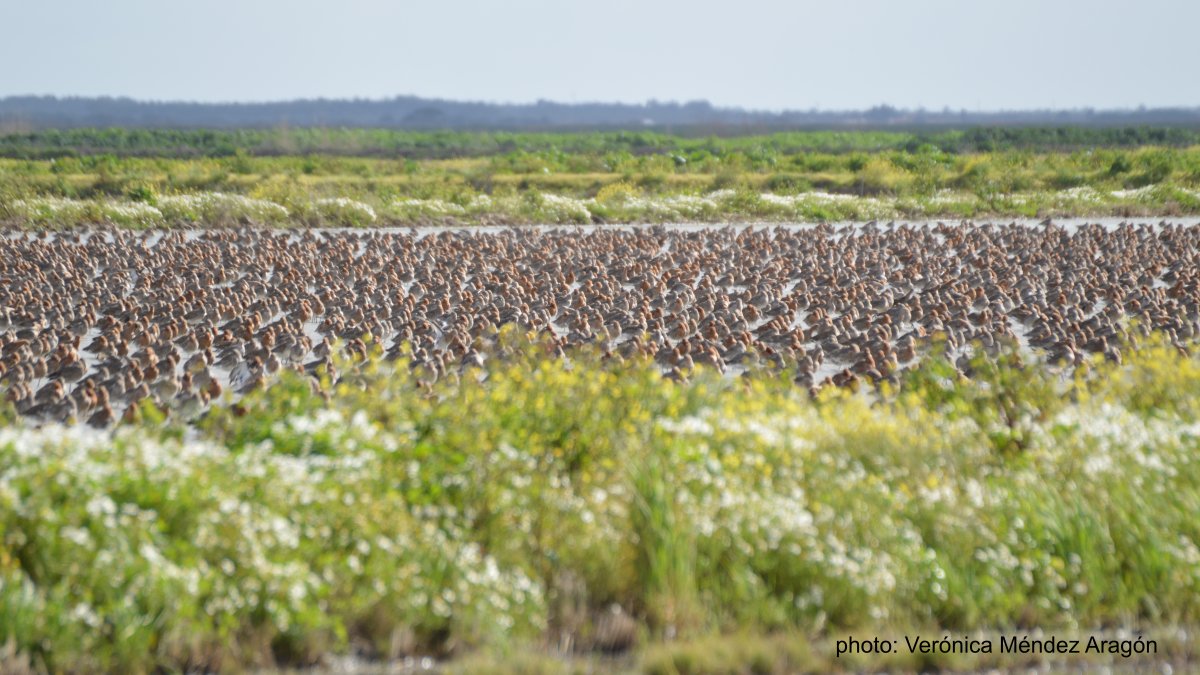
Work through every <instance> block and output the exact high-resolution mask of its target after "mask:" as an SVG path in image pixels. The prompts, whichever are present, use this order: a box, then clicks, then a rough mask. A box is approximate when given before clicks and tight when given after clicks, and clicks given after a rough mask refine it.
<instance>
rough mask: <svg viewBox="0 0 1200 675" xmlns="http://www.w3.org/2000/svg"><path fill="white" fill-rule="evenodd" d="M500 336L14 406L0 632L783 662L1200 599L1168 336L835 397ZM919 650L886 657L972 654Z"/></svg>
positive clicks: (26, 644)
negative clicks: (200, 399) (436, 367)
mask: <svg viewBox="0 0 1200 675" xmlns="http://www.w3.org/2000/svg"><path fill="white" fill-rule="evenodd" d="M502 344H504V345H505V346H504V347H503V348H502V351H505V352H507V353H508V355H507V357H505V358H495V359H490V360H489V361H488V364H489V365H488V366H487V367H486V370H485V371H484V372H483V373H467V374H466V375H464V376H463V377H462V378H461V380H457V379H456V380H455V381H448V380H442V381H441V382H440V383H438V384H436V385H435V386H434V388H433V391H432V392H426V391H425V390H424V389H423V388H422V386H421V385H419V384H418V382H417V376H414V375H412V374H410V372H409V369H408V367H407V365H406V364H405V363H404V362H403V361H399V362H396V363H394V364H392V363H388V362H385V361H382V360H380V359H378V358H368V359H366V360H363V361H342V362H341V363H340V364H339V369H340V370H341V372H342V373H343V381H342V382H341V384H339V385H338V386H337V387H336V388H334V390H333V391H332V393H331V395H330V396H329V397H328V398H325V397H322V396H320V395H317V394H315V393H313V389H312V388H311V387H310V385H309V384H308V383H307V382H306V381H304V380H303V379H302V378H300V377H299V376H296V377H292V378H287V377H285V378H284V379H283V380H282V381H281V382H279V383H278V384H276V385H274V386H273V387H271V388H269V389H267V390H265V391H262V392H258V393H255V394H253V395H251V396H249V397H248V398H245V399H243V400H241V401H240V402H238V403H236V404H234V403H228V402H227V403H225V404H222V405H220V406H218V407H217V408H216V409H215V410H214V411H213V412H211V413H210V414H209V415H208V417H207V418H205V419H204V420H203V421H202V422H201V423H199V424H198V426H196V427H193V428H189V429H186V430H185V429H184V428H181V427H179V426H177V425H175V424H173V423H171V422H170V420H169V419H168V420H165V421H164V420H163V417H162V415H160V414H157V413H156V411H153V410H151V409H145V410H143V411H142V412H143V415H142V418H143V419H142V421H140V422H136V423H132V424H127V425H125V426H122V427H119V428H118V429H117V430H116V431H115V432H112V433H100V432H95V431H93V430H90V429H87V428H81V427H71V428H54V427H52V428H44V429H34V428H29V427H26V426H23V425H22V424H21V423H19V422H11V423H9V424H8V425H7V426H5V427H3V428H0V644H8V645H10V647H9V656H7V657H0V658H5V659H6V664H16V663H17V662H24V663H28V664H30V665H31V666H32V667H34V668H44V669H46V670H49V671H54V672H58V671H95V670H109V671H121V672H137V671H142V672H145V671H150V670H156V669H180V670H183V669H198V670H211V669H228V668H232V667H236V666H239V665H271V664H304V663H310V662H312V661H314V660H315V659H317V658H318V657H319V656H321V655H322V654H326V653H337V652H346V651H348V650H350V649H352V648H353V649H355V650H358V651H360V652H361V651H365V652H366V653H368V654H370V655H373V656H375V657H377V658H390V657H397V656H401V655H406V654H432V655H436V656H439V657H462V656H464V655H470V654H472V653H474V654H484V653H492V654H499V655H501V656H500V657H499V658H500V660H501V662H503V661H505V657H504V656H503V655H504V654H512V653H513V651H512V650H518V649H519V650H520V651H525V650H526V649H528V648H532V651H534V652H536V653H542V654H551V653H554V652H556V651H557V650H560V649H569V650H573V651H575V652H576V653H581V654H585V655H586V654H596V653H599V652H625V653H626V654H632V656H628V657H623V658H627V659H631V660H625V661H621V662H620V664H619V665H620V667H622V668H629V669H643V670H645V671H646V672H666V673H672V672H679V673H684V672H687V673H693V672H696V673H698V672H745V671H751V670H752V671H753V672H783V671H789V670H802V669H821V668H824V667H828V665H829V664H830V662H831V656H830V653H829V651H828V643H829V641H830V640H831V639H833V638H836V637H839V636H842V635H845V634H846V633H847V632H850V631H865V632H867V633H870V634H879V633H881V632H882V633H884V634H901V633H905V634H915V633H918V632H921V633H928V634H933V633H936V632H938V631H954V633H955V634H956V635H957V634H959V633H960V632H965V631H975V630H987V629H992V630H1009V631H1011V630H1014V629H1020V628H1026V627H1031V626H1037V627H1040V628H1043V629H1046V630H1053V629H1061V630H1075V631H1085V630H1091V629H1093V628H1101V627H1113V626H1129V627H1136V628H1138V629H1143V628H1144V629H1153V628H1154V627H1160V626H1169V625H1196V624H1197V623H1200V521H1197V519H1196V518H1195V514H1196V512H1197V510H1198V509H1200V453H1198V452H1197V450H1198V449H1200V448H1198V445H1200V440H1198V439H1200V434H1198V433H1197V429H1200V426H1198V422H1200V397H1197V396H1196V392H1197V391H1198V390H1200V356H1189V355H1186V354H1184V353H1181V351H1179V350H1177V349H1176V348H1174V347H1171V346H1170V345H1168V344H1165V343H1160V342H1157V341H1154V340H1146V341H1144V342H1143V343H1142V344H1141V345H1140V346H1136V347H1135V346H1129V347H1128V348H1127V349H1126V350H1125V351H1126V358H1125V360H1124V363H1123V365H1117V364H1114V363H1109V362H1104V361H1096V362H1091V363H1089V364H1088V366H1087V367H1086V368H1083V369H1080V370H1078V371H1076V372H1075V373H1074V374H1073V375H1070V376H1068V375H1066V374H1064V373H1060V372H1057V371H1055V370H1054V369H1053V368H1051V367H1049V366H1046V365H1045V364H1040V363H1032V362H1027V363H1022V362H1021V360H1020V359H1017V358H1015V356H1011V355H1010V356H1008V357H1003V358H1001V359H1000V360H999V361H997V362H994V363H990V364H989V363H984V362H977V363H976V364H975V367H974V370H975V371H976V373H977V379H976V380H973V381H967V380H960V379H957V378H956V377H955V375H954V369H953V366H952V365H951V364H948V363H945V362H943V361H939V360H937V359H931V360H929V361H927V362H926V364H925V365H924V366H923V367H922V368H921V369H920V370H918V371H916V372H915V373H913V374H911V375H910V376H909V377H907V378H906V379H905V380H904V381H903V383H902V385H901V386H900V388H899V389H898V390H896V391H890V390H886V389H885V390H883V391H860V392H857V393H856V392H850V391H845V390H834V391H827V392H826V393H824V394H822V395H821V396H819V397H818V398H816V399H810V398H809V396H808V394H807V393H806V392H804V391H803V390H801V389H800V388H797V387H795V386H794V385H792V383H791V381H790V378H788V377H787V376H786V375H785V376H782V377H775V376H769V375H765V374H762V375H754V376H750V377H746V378H740V379H727V378H723V377H721V376H719V375H717V374H716V373H712V372H707V371H703V370H701V371H697V372H696V373H694V374H693V377H691V378H689V379H688V380H686V381H683V382H673V381H671V380H668V379H664V378H663V377H661V376H660V375H659V373H658V371H657V369H655V368H654V367H653V366H652V365H651V364H650V363H648V362H635V363H630V364H625V365H621V366H616V365H605V364H603V363H601V362H600V361H598V360H597V359H596V358H595V357H594V356H593V355H591V354H588V353H582V354H575V355H573V356H572V358H571V359H570V360H569V361H564V360H557V359H547V358H545V355H544V352H543V349H542V347H540V346H538V345H530V346H522V344H521V343H520V342H515V341H511V340H509V341H504V342H502ZM476 375H486V377H477V376H476ZM9 419H10V420H11V419H12V418H11V417H9ZM744 633H749V634H752V635H759V636H764V637H761V638H746V639H739V638H737V637H736V636H737V635H739V634H744ZM711 635H733V636H734V637H731V638H729V639H726V640H711V639H706V636H711ZM771 635H775V636H776V637H770V636H771ZM810 641H811V643H810ZM783 642H786V643H787V644H788V645H790V646H789V647H788V648H787V649H782V648H780V645H781V644H782V643H783ZM772 645H774V647H773V646H772ZM822 645H823V646H822ZM629 650H632V651H629ZM472 658H475V657H472ZM523 658H525V657H523ZM528 658H529V659H532V660H529V662H528V663H525V662H524V661H521V663H523V664H524V665H523V666H521V668H518V670H526V671H532V670H535V669H537V670H542V671H544V672H559V671H562V670H567V669H568V668H564V667H560V666H562V663H561V662H558V661H554V660H547V661H545V662H544V663H543V662H542V661H540V660H538V659H536V658H534V657H528ZM922 658H924V659H928V660H921V661H919V662H914V661H913V660H912V659H908V660H884V661H882V662H871V663H872V665H871V667H880V668H890V667H894V668H909V669H915V668H932V667H937V666H939V665H941V666H946V665H954V664H960V663H961V661H958V660H953V659H958V658H959V657H958V656H955V655H950V656H944V657H943V656H932V655H924V656H923V657H922ZM464 663H474V662H472V661H468V662H464ZM983 665H986V663H985V664H981V667H982V666H983ZM0 667H7V666H5V665H3V664H0ZM14 667H15V665H14ZM482 667H483V665H482V664H480V665H479V668H482ZM497 667H499V666H497ZM843 667H852V666H850V665H847V664H843ZM860 667H867V665H866V664H860ZM498 672H503V670H500V671H498ZM509 672H512V670H511V669H510V670H509Z"/></svg>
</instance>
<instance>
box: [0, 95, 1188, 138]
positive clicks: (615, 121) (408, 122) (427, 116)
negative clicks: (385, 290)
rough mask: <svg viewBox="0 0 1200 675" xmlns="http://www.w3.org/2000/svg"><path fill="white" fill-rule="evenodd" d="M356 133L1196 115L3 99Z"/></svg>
mask: <svg viewBox="0 0 1200 675" xmlns="http://www.w3.org/2000/svg"><path fill="white" fill-rule="evenodd" d="M279 126H288V127H357V128H379V129H414V130H432V129H460V130H513V131H517V130H520V131H550V130H555V131H561V130H579V131H583V130H606V129H607V130H611V129H630V130H631V129H655V130H660V131H667V132H671V133H684V134H689V135H697V134H699V135H705V134H746V133H754V132H764V133H765V132H770V131H780V130H790V129H927V128H960V129H961V128H968V127H977V126H981V127H1023V126H1037V127H1044V128H1049V127H1060V128H1061V127H1089V128H1102V127H1107V128H1113V127H1182V128H1198V127H1200V108H1156V109H1145V108H1138V109H1135V110H1093V109H1077V110H1025V111H1001V112H968V111H965V110H960V111H954V110H950V109H943V110H940V111H929V110H924V109H919V110H904V109H899V108H894V107H891V106H886V105H883V106H876V107H874V108H871V109H869V110H860V111H826V110H809V111H784V112H763V111H748V110H742V109H737V108H718V107H715V106H713V105H711V104H710V103H708V102H707V101H690V102H686V103H673V102H658V101H650V102H647V103H644V104H622V103H571V104H567V103H555V102H551V101H538V102H536V103H529V104H501V103H486V102H471V101H449V100H442V99H425V98H420V97H416V96H399V97H396V98H392V99H386V100H367V99H352V100H328V99H310V100H296V101H282V102H274V103H188V102H152V101H137V100H133V99H129V98H107V97H103V98H81V97H68V98H57V97H53V96H16V97H8V98H3V99H0V133H6V132H7V133H12V132H20V131H37V130H41V129H72V128H104V127H123V128H156V129H161V128H177V129H200V128H206V129H235V128H259V129H266V128H273V127H279Z"/></svg>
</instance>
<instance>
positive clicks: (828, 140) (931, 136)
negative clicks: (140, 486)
mask: <svg viewBox="0 0 1200 675" xmlns="http://www.w3.org/2000/svg"><path fill="white" fill-rule="evenodd" d="M1197 144H1200V129H1190V128H1170V127H1126V128H1088V127H995V128H991V127H975V128H969V129H950V130H944V131H921V132H916V131H907V130H906V131H793V132H780V133H772V134H763V135H754V134H749V135H737V136H699V137H698V136H673V135H670V134H664V133H658V132H651V131H641V132H637V131H612V132H578V133H569V132H567V133H564V132H558V133H552V132H505V131H478V132H473V131H398V130H388V129H346V128H336V129H321V128H316V129H313V128H299V129H291V128H275V129H237V130H215V129H201V130H184V129H117V128H114V129H62V130H60V129H50V130H45V131H37V132H30V133H9V134H4V135H0V157H14V158H22V159H48V158H54V157H73V156H86V155H105V154H108V155H115V156H120V157H182V158H187V157H232V156H235V155H237V154H238V153H239V152H241V153H245V154H248V155H260V156H277V155H298V154H299V155H307V154H320V155H343V156H358V157H363V156H391V157H397V156H398V157H407V158H413V159H446V158H454V157H487V156H494V155H504V154H508V153H512V152H517V151H519V150H524V151H526V152H562V153H567V154H602V153H609V152H612V153H622V152H626V153H631V154H637V155H642V154H677V155H679V156H682V157H685V158H690V159H694V158H695V157H696V156H699V155H701V153H706V154H708V155H715V156H724V155H727V154H731V153H739V152H742V153H747V154H753V153H756V152H759V153H761V152H768V153H773V154H776V155H793V154H797V153H801V152H827V153H849V152H876V151H896V150H903V151H907V152H915V151H917V150H918V149H919V148H921V147H923V146H929V147H933V148H937V149H938V150H939V151H941V152H947V153H951V154H969V153H976V152H991V151H996V150H1031V151H1040V152H1046V151H1055V152H1057V151H1070V150H1092V149H1098V148H1134V147H1141V146H1148V145H1155V146H1171V147H1186V146H1191V145H1197Z"/></svg>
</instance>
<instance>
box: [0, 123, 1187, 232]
mask: <svg viewBox="0 0 1200 675" xmlns="http://www.w3.org/2000/svg"><path fill="white" fill-rule="evenodd" d="M129 133H132V132H129ZM364 133H365V132H364ZM380 133H383V132H380ZM877 135H878V134H874V133H866V132H864V133H862V134H861V135H859V136H855V135H850V136H851V138H854V139H857V141H856V142H858V143H860V144H863V145H866V144H868V143H869V141H870V139H872V138H874V137H875V136H877ZM449 136H450V137H452V138H455V139H458V137H459V136H464V135H462V134H450V135H449ZM785 136H788V135H786V134H784V135H781V137H785ZM464 138H465V140H463V139H459V140H461V142H463V143H467V142H468V141H471V140H476V141H479V140H481V139H484V138H488V137H487V136H483V135H480V136H470V135H465V136H464ZM582 138H584V139H591V140H595V141H596V142H597V143H599V144H600V146H599V147H601V148H603V150H594V151H593V150H581V151H577V152H567V151H563V150H558V149H551V150H540V151H534V150H529V149H524V150H520V151H512V152H504V153H501V154H493V155H487V156H478V157H461V158H456V159H420V160H418V159H411V158H402V159H382V158H372V157H337V156H315V155H314V156H285V157H257V156H252V155H248V154H245V153H241V152H238V153H234V154H233V155H231V156H228V157H223V158H196V159H166V158H129V157H127V158H118V157H116V156H113V155H97V156H85V157H63V158H58V159H53V160H16V159H8V160H0V221H7V222H9V223H16V224H31V225H34V226H60V227H64V226H65V227H69V226H75V225H81V224H87V223H98V222H109V223H113V224H117V225H122V226H133V227H139V226H140V227H157V226H172V225H179V224H192V225H201V226H206V225H222V224H229V223H265V224H271V225H286V224H292V225H313V226H321V225H337V226H348V227H354V226H364V225H372V224H376V225H382V224H393V225H409V224H470V223H588V222H596V223H605V222H627V221H648V222H670V221H680V220H691V221H727V220H735V221H736V220H779V221H785V220H792V221H823V220H845V219H858V220H869V219H903V218H947V219H953V218H977V217H1044V216H1149V215H1162V216H1171V215H1175V216H1178V215H1190V214H1197V213H1200V147H1193V148H1186V149H1180V148H1167V147H1143V148H1137V149H1132V150H1124V149H1096V150H1087V151H1075V152H1070V153H1065V152H1041V153H1033V152H1030V151H1025V150H1006V151H996V152H986V153H975V154H953V153H948V152H944V151H942V150H939V149H937V148H936V147H934V146H931V145H921V146H919V147H918V148H917V149H916V150H914V151H908V150H875V151H872V152H852V153H838V152H809V151H803V152H801V151H797V152H793V153H790V154H789V153H788V152H781V151H778V150H776V149H775V146H772V145H770V144H769V143H768V142H767V141H770V140H773V139H776V137H774V136H772V137H765V140H763V139H760V140H763V144H761V145H757V146H747V145H744V144H745V143H746V142H747V141H748V140H749V139H725V140H726V141H727V142H728V144H729V145H730V147H729V148H726V149H725V150H723V151H722V152H721V153H717V154H714V153H712V152H710V151H708V150H704V149H696V150H692V151H685V150H677V151H675V152H658V151H650V152H645V153H635V152H630V151H628V150H623V149H619V148H620V147H621V145H620V144H616V145H614V146H612V147H609V146H607V145H604V137H603V136H602V135H598V134H597V135H591V136H583V137H582ZM561 140H570V138H569V137H567V138H564V139H561ZM735 141H736V142H737V144H736V145H735V144H734V143H735ZM780 143H781V144H782V142H780ZM456 147H457V146H456ZM535 147H536V146H535Z"/></svg>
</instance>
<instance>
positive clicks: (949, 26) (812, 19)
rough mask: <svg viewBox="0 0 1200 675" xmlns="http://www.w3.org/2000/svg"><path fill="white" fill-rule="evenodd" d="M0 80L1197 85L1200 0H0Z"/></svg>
mask: <svg viewBox="0 0 1200 675" xmlns="http://www.w3.org/2000/svg"><path fill="white" fill-rule="evenodd" d="M0 26H4V30H3V35H4V37H3V39H2V40H0V63H3V64H5V65H4V66H3V68H0V96H7V95H24V94H39V95H40V94H54V95H59V96H67V95H75V96H130V97H133V98H137V99H143V100H160V101H161V100H186V101H274V100H286V99H293V98H316V97H325V98H354V97H358V98H374V99H378V98H390V97H392V96H396V95H409V94H411V95H417V96H425V97H435V98H449V99H457V100H484V101H499V102H531V101H536V100H539V99H547V100H554V101H562V102H568V103H569V102H584V101H606V102H618V101H619V102H627V103H639V102H644V101H648V100H651V99H656V100H659V101H689V100H697V99H706V100H708V101H711V102H712V103H714V104H716V105H721V106H737V107H744V108H750V109H758V110H783V109H794V110H808V109H811V108H820V109H826V110H830V109H835V110H844V109H860V108H867V107H870V106H874V105H879V104H889V105H893V106H897V107H902V108H918V107H924V108H927V109H930V110H939V109H942V108H943V107H950V108H953V109H955V110H958V109H968V110H1012V109H1030V108H1082V107H1094V108H1133V107H1137V106H1139V105H1145V106H1149V107H1158V106H1197V105H1200V86H1197V84H1196V81H1197V76H1198V75H1200V52H1197V50H1196V48H1195V30H1196V27H1197V26H1200V2H1196V1H1195V0H1175V1H1167V0H1139V1H1138V2H1126V1H1117V0H1089V1H1071V2H1067V1H1065V0H908V1H902V0H826V1H824V2H814V1H810V0H792V1H787V0H773V1H772V0H720V1H716V0H687V1H670V2H667V1H656V0H423V1H422V2H410V1H407V0H404V1H400V0H393V1H386V0H339V1H338V2H332V1H326V2H316V1H314V0H205V1H203V2H177V1H175V0H104V1H103V2H98V1H97V0H0Z"/></svg>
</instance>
